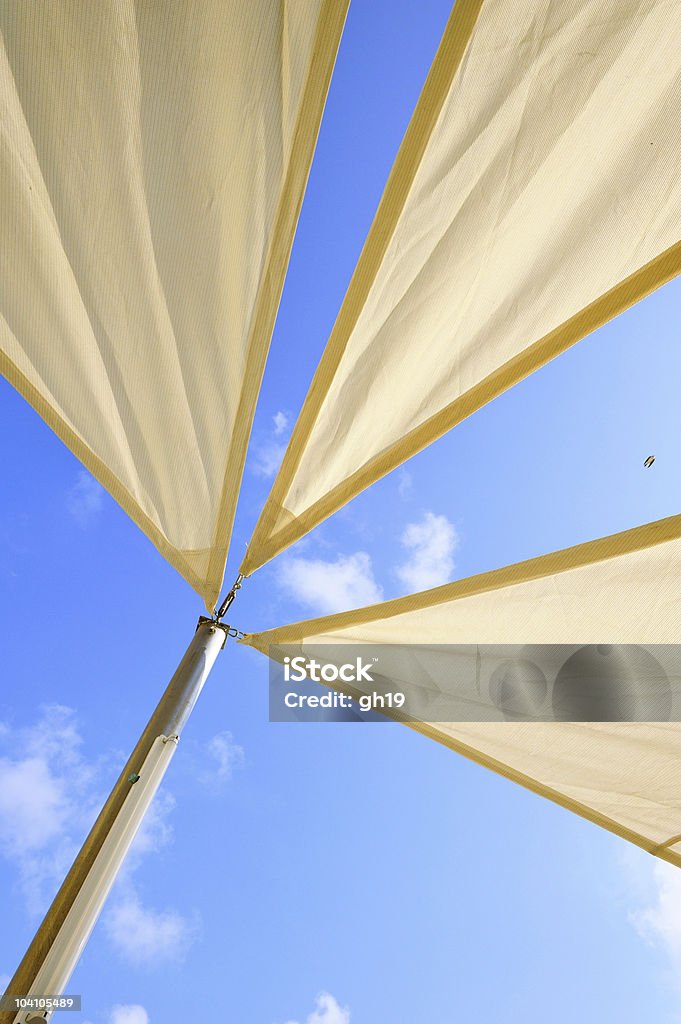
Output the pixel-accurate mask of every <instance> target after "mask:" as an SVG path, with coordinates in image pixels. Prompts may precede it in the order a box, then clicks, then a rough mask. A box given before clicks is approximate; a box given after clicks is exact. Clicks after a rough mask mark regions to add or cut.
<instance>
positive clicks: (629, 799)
mask: <svg viewBox="0 0 681 1024" xmlns="http://www.w3.org/2000/svg"><path fill="white" fill-rule="evenodd" d="M680 578H681V516H673V517H671V518H669V519H663V520H659V521H657V522H654V523H650V524H648V525H646V526H640V527H637V528H635V529H633V530H628V531H626V532H624V533H619V534H615V535H613V536H610V537H605V538H603V539H600V540H597V541H592V542H589V543H587V544H580V545H578V546H577V547H573V548H568V549H565V550H563V551H558V552H555V553H553V554H550V555H545V556H542V557H540V558H535V559H531V560H530V561H526V562H521V563H518V564H516V565H512V566H507V567H506V568H503V569H498V570H495V571H493V572H488V573H484V574H482V575H480V576H473V577H471V578H469V579H464V580H459V581H457V582H455V583H449V584H447V585H446V586H442V587H437V588H435V589H434V590H428V591H424V592H423V593H420V594H413V595H410V596H408V597H402V598H398V599H397V600H394V601H388V602H386V603H384V604H378V605H374V606H371V607H367V608H359V609H356V610H353V611H349V612H344V613H341V614H338V615H331V616H327V617H325V618H320V619H311V620H309V621H306V622H298V623H294V624H293V625H290V626H284V627H282V628H279V629H273V630H269V631H267V632H264V633H257V634H252V635H250V636H248V637H247V638H246V641H245V642H246V643H248V644H249V645H250V646H252V647H255V648H257V649H258V650H260V651H262V652H263V653H265V654H270V655H271V656H273V657H275V658H280V657H281V656H282V652H286V653H290V652H291V649H292V648H298V649H299V650H301V651H302V652H305V651H308V652H309V651H311V650H314V652H315V654H318V653H319V651H320V645H325V644H328V645H335V646H334V649H335V651H336V652H337V651H338V649H339V648H338V645H342V644H370V645H371V644H373V645H379V644H383V645H389V644H392V645H408V644H409V643H410V642H413V643H416V644H419V645H437V644H448V645H449V644H539V645H546V644H578V645H582V644H626V645H631V644H678V643H679V642H681V590H680V589H679V579H680ZM331 649H332V648H329V650H331ZM341 650H342V648H341ZM401 670H402V672H403V675H404V676H408V674H409V671H410V660H409V657H408V656H406V657H405V658H403V659H402V669H401ZM407 681H408V680H407ZM417 682H418V685H419V686H424V685H425V686H427V685H430V684H429V681H428V680H426V681H425V682H424V679H423V678H419V679H418V681H417V680H414V683H415V684H416V683H417ZM353 685H354V689H355V691H357V692H362V691H364V692H368V691H369V690H370V689H371V685H372V684H367V683H364V682H363V683H361V684H360V683H356V684H353ZM406 724H409V725H410V727H411V728H414V729H417V730H418V731H420V732H422V733H425V734H426V735H427V736H430V737H432V738H433V739H435V740H438V741H439V742H440V743H443V744H445V745H446V746H448V747H451V748H452V749H453V750H455V751H458V752H460V753H462V754H464V755H466V756H467V757H470V758H472V759H473V760H475V761H478V762H480V763H482V764H484V765H487V766H488V767H490V768H492V769H493V770H495V771H497V772H499V773H501V774H502V775H505V776H507V777H509V778H511V779H514V780H515V781H516V782H519V783H521V784H522V785H525V786H527V787H528V788H530V789H532V790H534V791H535V792H538V793H541V794H543V795H544V796H547V797H549V798H550V799H552V800H555V801H556V802H558V803H560V804H562V805H563V806H565V807H568V808H569V809H570V810H573V811H576V812H577V813H578V814H581V815H582V816H583V817H586V818H589V819H590V820H592V821H595V822H597V823H598V824H600V825H602V826H604V827H605V828H608V829H610V830H611V831H613V832H616V833H617V834H618V835H620V836H623V837H624V838H626V839H629V840H631V841H633V842H635V843H637V844H638V845H640V846H642V847H644V848H645V849H646V850H649V851H650V852H652V853H655V854H657V855H658V856H660V857H663V858H664V859H666V860H669V861H671V862H673V863H675V864H678V865H680V866H681V789H680V787H679V759H680V758H681V724H679V723H672V722H659V723H642V722H630V721H622V722H619V721H617V722H599V723H589V722H528V721H506V722H503V721H501V722H499V721H497V722H494V721H491V722H489V721H487V722H480V721H478V722H471V721H463V722H432V721H426V720H423V721H416V722H414V721H410V722H408V723H406Z"/></svg>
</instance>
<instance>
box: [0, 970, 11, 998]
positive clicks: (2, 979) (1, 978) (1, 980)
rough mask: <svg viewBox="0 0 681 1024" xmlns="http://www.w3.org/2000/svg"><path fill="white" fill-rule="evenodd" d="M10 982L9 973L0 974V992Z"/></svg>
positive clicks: (0, 992)
mask: <svg viewBox="0 0 681 1024" xmlns="http://www.w3.org/2000/svg"><path fill="white" fill-rule="evenodd" d="M9 983H10V976H9V974H0V994H2V993H3V992H4V991H5V989H6V988H7V986H8V985H9Z"/></svg>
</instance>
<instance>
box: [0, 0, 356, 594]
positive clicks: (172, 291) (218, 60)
mask: <svg viewBox="0 0 681 1024" xmlns="http://www.w3.org/2000/svg"><path fill="white" fill-rule="evenodd" d="M346 8H347V0H201V2H200V3H196V4H194V3H182V2H156V0H96V2H80V0H60V2H57V3H28V4H25V3H13V2H10V3H3V4H1V5H0V33H1V37H0V370H1V371H2V372H3V374H4V375H5V376H6V377H8V379H9V380H10V381H11V382H12V384H14V385H15V387H17V388H18V390H19V391H20V392H21V393H22V394H23V395H24V396H25V397H26V398H27V399H28V401H29V402H31V404H32V405H33V406H34V407H35V408H36V409H37V410H38V412H39V413H40V414H41V416H43V417H44V418H45V419H46V420H47V422H48V423H49V424H50V426H51V427H52V428H53V429H54V430H55V431H56V432H57V433H58V434H59V436H60V437H61V438H62V440H63V441H65V443H66V444H67V445H68V446H69V447H70V448H71V449H72V450H73V451H74V452H75V453H76V455H78V457H79V458H80V459H82V461H83V462H84V463H85V464H86V466H87V467H88V468H89V469H90V470H91V471H92V472H93V473H94V474H95V476H96V477H97V478H98V479H99V480H100V481H101V482H102V483H103V484H104V485H105V487H107V488H108V489H109V490H110V491H111V493H112V494H113V495H114V497H115V498H116V499H117V500H118V501H119V502H120V503H121V505H122V506H123V507H124V508H125V510H126V511H127V512H128V513H129V514H130V515H131V516H132V518H133V519H134V520H135V521H136V522H137V523H138V524H139V525H140V526H141V528H142V529H143V530H144V531H145V532H146V533H147V535H148V536H149V537H150V538H151V539H152V541H153V542H154V543H155V544H156V545H157V547H158V548H159V549H160V551H161V552H162V553H163V555H164V556H165V557H166V558H167V559H168V560H169V561H170V562H171V563H172V564H173V565H174V566H175V567H176V568H177V569H178V570H179V571H180V572H181V573H182V575H183V576H185V577H186V579H187V580H188V581H189V582H190V583H191V585H192V586H193V587H195V588H196V590H198V591H199V592H200V593H201V594H202V595H203V597H204V598H205V600H206V603H207V604H208V606H209V607H212V604H213V603H214V601H215V598H216V596H217V594H218V592H219V589H220V585H221V581H222V576H223V572H224V564H225V559H226V553H227V548H228V544H229V537H230V533H231V528H232V521H233V517H234V510H235V505H236V499H237V494H238V490H239V484H240V480H241V474H242V468H243V462H244V458H245V451H246V445H247V443H248V436H249V432H250V428H251V422H252V417H253V412H254V407H255V401H256V398H257V393H258V389H259V385H260V379H261V375H262V370H263V366H264V361H265V356H266V352H267V348H268V345H269V339H270V335H271V331H272V326H273V323H274V317H275V315H276V309H277V304H278V301H279V296H280V293H281V288H282V284H283V279H284V274H285V271H286V266H287V263H288V258H289V252H290V248H291V244H292V240H293V233H294V230H295V225H296V222H297V218H298V214H299V211H300V206H301V202H302V197H303V193H304V189H305V184H306V180H307V175H308V171H309V167H310V162H311V159H312V153H313V148H314V144H315V141H316V136H317V131H318V128H319V123H320V119H321V115H322V109H323V105H324V99H325V96H326V91H327V88H328V85H329V80H330V76H331V71H332V67H333V62H334V59H335V54H336V49H337V46H338V42H339V39H340V34H341V30H342V26H343V22H344V18H345V14H346Z"/></svg>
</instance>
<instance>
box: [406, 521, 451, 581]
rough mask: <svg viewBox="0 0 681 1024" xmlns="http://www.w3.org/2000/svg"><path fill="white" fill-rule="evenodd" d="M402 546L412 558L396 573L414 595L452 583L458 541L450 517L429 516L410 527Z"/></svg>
mask: <svg viewBox="0 0 681 1024" xmlns="http://www.w3.org/2000/svg"><path fill="white" fill-rule="evenodd" d="M400 542H401V544H402V546H403V547H404V548H406V549H407V551H408V552H410V554H409V556H408V557H407V558H406V559H405V561H404V562H402V564H401V565H398V566H397V568H396V570H395V572H396V574H397V576H398V578H399V579H400V580H401V581H402V583H404V584H405V586H407V587H408V588H409V590H410V591H415V590H427V589H429V588H430V587H438V586H440V585H441V584H442V583H448V582H449V580H450V579H451V577H452V573H453V571H454V551H455V550H456V547H457V544H458V537H457V534H456V530H455V528H454V525H453V524H452V523H450V521H449V520H448V519H447V517H446V516H436V515H434V514H433V513H432V512H426V513H425V515H424V516H423V518H422V519H421V521H420V522H418V523H409V525H408V526H407V527H406V529H405V530H404V533H403V534H402V537H401V538H400Z"/></svg>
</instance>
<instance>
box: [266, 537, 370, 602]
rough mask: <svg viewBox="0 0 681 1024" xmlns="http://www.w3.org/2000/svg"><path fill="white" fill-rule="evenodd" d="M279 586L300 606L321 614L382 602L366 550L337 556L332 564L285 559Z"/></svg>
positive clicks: (317, 560) (302, 559) (318, 560)
mask: <svg viewBox="0 0 681 1024" xmlns="http://www.w3.org/2000/svg"><path fill="white" fill-rule="evenodd" d="M278 581H279V585H280V587H281V588H282V590H284V591H285V592H286V593H287V594H289V595H290V596H291V597H293V598H295V600H296V601H298V602H299V603H300V604H302V605H304V606H305V607H307V608H310V609H311V610H312V611H315V612H318V613H320V614H322V615H324V614H327V613H329V612H336V611H344V610H345V609H347V608H357V607H360V606H361V605H365V604H375V603H376V602H377V601H382V600H383V591H382V589H381V587H380V586H379V585H378V583H377V582H376V580H375V579H374V573H373V568H372V565H371V558H370V557H369V555H368V554H367V553H366V551H357V552H356V553H355V554H354V555H339V556H338V558H337V559H336V560H335V562H325V561H324V560H323V559H320V558H287V559H285V560H284V561H283V562H282V565H281V567H280V569H279V575H278Z"/></svg>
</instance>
